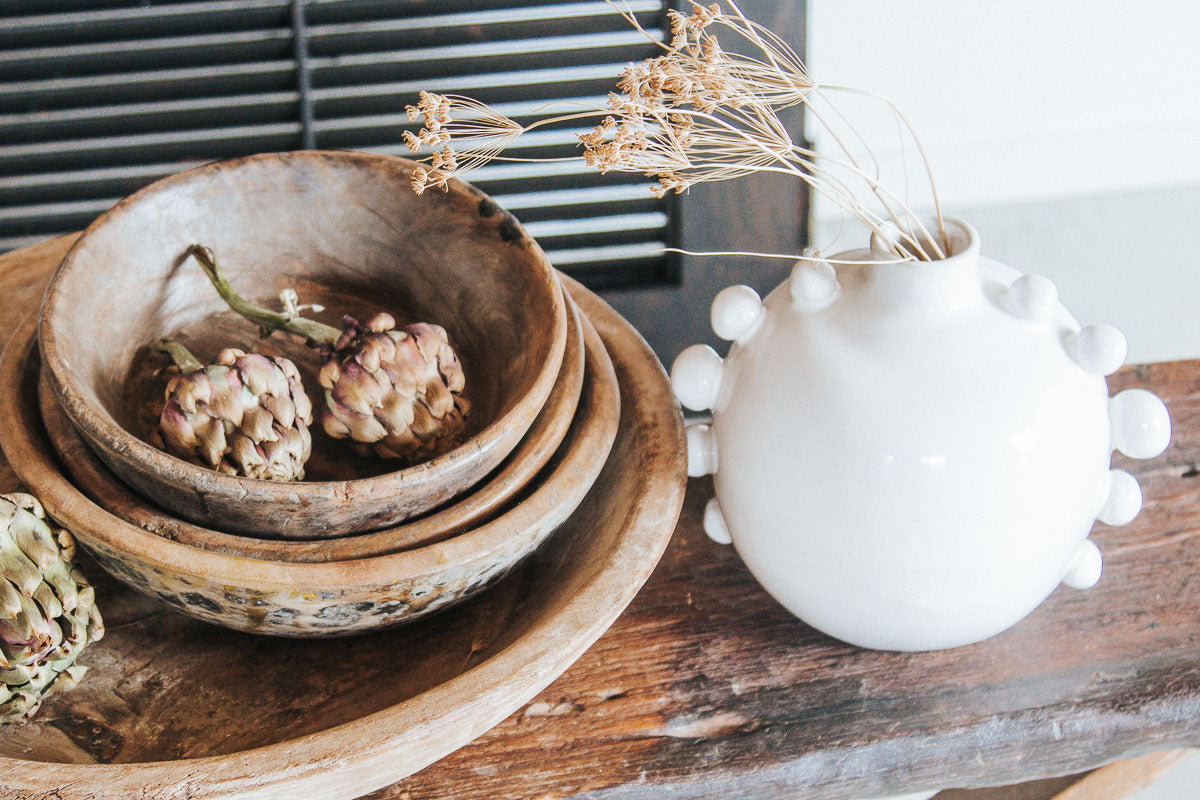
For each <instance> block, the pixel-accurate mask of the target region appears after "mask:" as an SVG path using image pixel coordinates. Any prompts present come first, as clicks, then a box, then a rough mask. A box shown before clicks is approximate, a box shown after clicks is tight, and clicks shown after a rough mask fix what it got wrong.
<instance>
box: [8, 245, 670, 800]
mask: <svg viewBox="0 0 1200 800" xmlns="http://www.w3.org/2000/svg"><path fill="white" fill-rule="evenodd" d="M65 246H66V242H64V241H62V240H55V241H54V242H50V243H46V244H44V245H39V246H36V247H34V248H29V249H27V250H25V251H18V252H16V253H12V254H9V255H7V256H4V257H3V258H0V292H3V294H4V296H5V297H6V298H8V299H9V302H8V303H6V304H5V305H4V308H3V309H0V331H10V330H11V329H12V328H13V327H14V326H15V324H16V323H17V322H18V319H17V317H18V315H19V314H20V313H21V312H22V311H24V310H26V309H28V308H29V307H30V304H31V303H34V302H36V297H37V293H38V291H39V290H40V287H41V286H42V285H43V284H44V281H45V279H46V277H47V276H48V273H49V270H50V269H52V268H53V266H54V264H55V263H57V257H60V256H61V254H62V252H63V250H64V249H65ZM572 288H573V290H574V292H575V296H576V299H577V300H578V301H579V303H580V306H581V308H582V310H583V311H584V312H585V313H586V314H587V315H588V316H589V317H591V319H592V320H593V322H595V323H596V326H597V327H598V328H599V330H600V332H601V335H602V336H603V338H604V340H605V344H606V346H607V347H608V349H609V351H610V355H611V356H612V358H613V363H614V366H615V367H616V370H617V373H618V376H619V378H620V381H621V397H622V403H623V407H622V419H621V431H620V433H619V434H618V438H617V442H616V444H615V445H614V447H613V451H612V455H611V457H610V459H609V462H608V464H607V465H606V467H605V469H604V472H603V473H602V474H601V476H600V479H599V480H598V482H597V484H596V486H595V488H594V489H593V491H592V492H591V493H589V495H588V497H587V498H586V499H585V500H584V502H583V504H582V505H581V506H580V508H579V510H578V511H577V512H576V514H574V515H573V516H572V517H571V518H570V520H568V522H567V523H566V524H564V525H563V526H562V528H560V529H559V531H558V532H557V533H556V534H555V535H554V537H553V538H552V539H551V540H550V542H549V543H548V545H547V546H546V547H545V548H544V549H543V550H542V551H540V552H539V553H538V554H536V555H535V556H534V558H533V559H532V560H531V561H530V562H528V563H527V565H526V566H525V567H523V568H520V569H518V570H517V571H515V572H514V573H513V574H512V575H510V576H509V577H508V578H506V579H505V580H504V581H502V582H501V583H500V584H498V585H497V586H496V587H495V588H493V589H492V590H491V591H489V592H487V593H486V594H484V595H483V596H481V597H480V598H477V599H475V600H473V601H470V602H468V603H466V604H464V605H462V606H459V607H457V608H455V609H454V610H452V611H450V612H447V613H446V614H444V615H439V616H437V617H434V618H432V619H428V620H422V621H419V622H417V623H415V624H413V625H411V626H408V627H405V628H401V629H397V630H394V631H389V632H386V633H380V634H374V635H370V636H362V637H357V638H353V639H342V640H332V641H317V642H311V641H282V642H281V641H278V640H269V639H265V638H262V637H254V636H250V635H245V634H238V633H232V632H230V631H226V630H222V629H220V628H216V627H212V626H208V625H204V624H202V623H198V622H195V621H193V620H190V619H188V618H186V617H184V616H182V615H180V614H178V613H175V612H171V611H169V610H166V609H164V608H163V607H162V606H160V605H158V604H156V603H154V602H153V601H150V600H147V599H145V598H142V597H141V596H139V595H137V594H135V593H134V592H132V591H130V590H126V589H124V588H122V587H121V586H120V585H119V584H117V583H116V582H115V581H113V580H111V579H108V578H107V577H106V576H105V575H104V574H103V573H100V572H99V570H97V569H96V567H95V566H94V565H87V566H90V567H91V569H90V570H89V573H90V574H91V575H92V577H93V578H95V580H96V582H97V584H98V586H97V594H98V596H99V597H100V602H101V604H102V609H103V611H104V613H105V619H106V622H107V623H108V630H109V632H108V635H107V636H106V637H105V638H104V640H103V641H101V642H99V643H98V644H97V645H95V646H94V647H93V648H91V649H89V650H88V652H87V653H86V654H85V655H84V657H83V659H82V660H83V662H84V663H86V664H87V665H89V666H90V667H91V668H92V672H91V673H90V674H89V675H88V676H87V678H86V680H85V681H84V683H83V684H82V685H81V686H80V687H79V688H78V689H76V690H74V691H72V692H69V693H65V694H62V695H59V696H56V697H53V698H51V699H50V700H49V701H47V703H46V705H45V706H44V707H43V709H42V711H41V712H40V713H39V715H38V716H37V717H36V718H35V719H34V720H31V721H28V722H25V723H21V724H18V725H13V726H8V727H6V728H3V729H0V797H56V798H62V799H63V800H67V799H68V798H78V799H80V800H82V799H83V798H87V800H101V799H102V798H104V799H107V798H112V799H113V800H116V799H117V798H120V799H121V800H125V799H126V798H130V797H138V798H143V799H144V800H154V799H155V798H163V799H164V800H165V799H166V798H172V800H174V799H175V798H182V797H188V798H209V797H220V798H239V800H243V799H248V798H306V799H307V798H314V800H315V798H351V797H356V796H358V795H360V794H362V793H364V792H367V791H370V790H372V789H374V788H377V787H380V786H384V785H386V784H388V783H391V782H393V781H396V780H398V779H400V778H402V777H404V776H406V775H409V774H411V773H413V772H415V771H417V770H419V769H421V768H422V767H424V766H426V765H427V764H429V763H431V762H433V761H435V760H437V759H439V758H441V757H442V756H444V755H446V754H447V753H450V752H452V751H453V750H455V749H457V748H458V747H461V746H462V745H464V744H466V743H467V742H469V741H470V740H471V739H473V738H475V737H476V736H478V735H480V734H481V733H482V732H484V731H486V730H487V729H488V728H490V727H492V726H493V725H495V724H496V723H497V722H499V721H500V720H502V719H504V718H505V717H506V716H508V715H509V714H511V713H512V712H513V711H515V710H516V709H518V708H519V707H520V706H521V705H522V704H524V703H525V702H526V701H528V700H529V699H530V698H532V697H533V696H534V695H535V694H537V692H538V691H540V690H541V689H542V688H544V687H545V686H546V685H548V684H549V683H550V682H551V681H552V680H554V679H555V678H556V677H557V676H558V675H559V674H561V673H562V672H563V671H564V670H565V669H566V668H567V667H568V666H569V665H570V664H571V663H572V662H574V661H575V659H576V658H578V657H579V656H580V655H581V654H582V653H583V651H584V650H586V649H587V648H588V647H589V646H590V645H591V644H592V642H594V641H595V640H596V639H597V638H598V637H599V636H600V634H601V633H603V632H604V630H605V629H606V628H607V627H608V626H609V625H610V624H611V623H612V622H613V620H614V619H615V618H616V617H617V616H618V614H619V613H620V612H621V610H622V609H624V608H625V606H626V605H627V604H628V603H629V602H630V600H632V598H633V596H634V594H635V593H636V592H637V590H638V589H639V588H640V587H641V585H642V584H643V582H644V581H645V580H646V578H647V577H648V575H649V573H650V571H651V570H652V569H653V567H654V564H655V563H656V562H657V560H658V558H659V557H660V556H661V554H662V552H663V549H664V548H665V547H666V544H667V541H668V539H669V538H670V535H671V531H672V529H673V527H674V524H675V520H676V518H677V517H678V514H679V509H680V507H681V504H682V499H683V490H684V483H685V478H684V463H685V461H684V441H683V430H682V425H681V419H680V416H679V413H678V410H677V407H676V406H675V404H674V402H673V400H672V396H671V392H670V388H669V386H668V383H667V379H666V376H665V374H664V373H663V372H662V369H661V367H660V366H659V365H658V362H657V360H656V359H655V358H654V356H653V354H652V353H651V352H650V350H649V349H648V348H647V347H646V345H645V343H644V342H642V341H641V339H640V337H638V336H637V334H636V333H635V332H634V331H633V330H632V329H631V328H630V327H629V326H628V325H627V324H626V323H625V322H624V321H623V320H621V318H620V317H619V316H618V315H617V314H616V313H615V312H613V311H612V310H611V309H609V308H608V307H607V306H605V305H604V304H603V303H602V302H601V301H600V300H599V299H597V298H596V297H595V296H594V295H591V294H590V293H587V292H586V291H583V290H581V289H579V288H578V287H577V286H575V287H572ZM13 487H14V481H13V479H12V475H11V471H10V470H9V469H8V467H7V465H6V464H0V488H3V489H5V490H8V489H11V488H13Z"/></svg>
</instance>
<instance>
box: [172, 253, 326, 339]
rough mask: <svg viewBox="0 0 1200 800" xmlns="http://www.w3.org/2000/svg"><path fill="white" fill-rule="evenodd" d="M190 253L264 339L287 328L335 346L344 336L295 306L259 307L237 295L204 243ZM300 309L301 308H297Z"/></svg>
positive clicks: (218, 289) (234, 307)
mask: <svg viewBox="0 0 1200 800" xmlns="http://www.w3.org/2000/svg"><path fill="white" fill-rule="evenodd" d="M188 256H191V257H192V258H194V259H196V261H197V263H199V264H200V268H201V269H203V270H204V274H205V275H207V276H208V280H209V281H210V282H211V283H212V285H213V288H215V289H216V290H217V294H219V295H221V299H222V300H224V301H225V302H226V303H227V304H228V305H229V307H230V308H231V309H233V310H234V311H235V312H237V313H238V314H239V315H241V316H242V317H245V318H246V319H248V320H250V321H251V322H253V323H254V324H255V325H257V326H258V329H259V332H260V333H261V334H262V336H263V338H264V339H265V338H266V337H267V336H269V335H271V333H272V332H273V331H286V332H288V333H292V334H295V335H297V336H303V337H304V338H305V339H306V340H307V341H308V343H309V344H311V345H314V346H318V347H319V346H321V345H333V344H334V343H336V342H337V340H338V339H339V338H341V335H342V332H341V330H339V329H338V328H335V327H333V326H332V325H326V324H324V323H322V322H317V321H316V320H311V319H305V318H304V317H298V316H296V315H295V313H294V311H295V309H285V310H284V311H283V312H282V313H280V312H278V311H271V310H269V309H266V308H262V307H261V306H256V305H254V304H253V303H251V302H250V301H248V300H246V298H244V297H242V296H241V295H240V294H238V292H237V290H236V289H234V288H233V284H231V283H230V282H229V279H228V278H227V277H225V273H224V272H223V271H222V270H221V267H220V265H219V264H217V259H216V257H215V256H214V255H213V252H212V250H210V249H209V248H207V247H205V246H204V245H201V244H193V245H191V246H189V247H188V248H187V250H185V251H184V258H186V257H188ZM297 308H298V307H297Z"/></svg>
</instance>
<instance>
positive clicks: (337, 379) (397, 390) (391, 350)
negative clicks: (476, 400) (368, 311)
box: [319, 313, 468, 461]
mask: <svg viewBox="0 0 1200 800" xmlns="http://www.w3.org/2000/svg"><path fill="white" fill-rule="evenodd" d="M343 324H344V326H345V327H344V328H343V330H342V335H341V336H340V337H339V338H338V341H337V342H336V343H335V344H334V345H333V347H332V348H329V350H328V352H326V353H324V354H323V357H324V358H326V359H327V360H326V362H325V365H324V366H323V367H321V372H320V375H319V379H320V381H321V386H322V387H323V388H324V389H325V405H324V407H323V408H322V409H321V422H322V424H323V425H324V426H325V432H326V433H328V434H329V435H330V436H332V437H333V438H335V439H350V440H351V441H352V442H353V443H354V444H355V446H356V449H359V450H368V449H369V450H371V451H373V452H374V453H375V454H376V455H378V456H379V457H380V458H403V459H407V460H410V461H417V460H422V459H425V458H431V457H433V456H436V455H437V454H438V453H442V452H445V451H446V450H448V449H450V448H451V447H453V446H454V445H455V444H457V443H458V442H459V440H460V439H461V437H462V433H463V429H464V428H465V426H466V422H465V416H466V412H467V410H468V403H467V400H466V398H464V397H463V396H462V390H463V387H464V386H465V384H466V381H465V379H464V377H463V371H462V365H461V364H460V363H459V361H458V356H457V355H456V354H455V352H454V348H452V347H451V346H450V341H449V339H448V337H447V336H446V331H445V329H444V328H442V327H441V326H440V325H431V324H429V323H425V322H418V323H415V324H413V325H405V326H404V327H403V328H397V327H396V320H395V319H394V318H393V317H392V315H391V314H384V313H381V314H376V315H375V316H373V317H371V318H370V319H368V320H367V321H366V323H365V324H363V325H360V324H359V323H358V321H357V320H356V319H354V318H353V317H345V319H344V320H343Z"/></svg>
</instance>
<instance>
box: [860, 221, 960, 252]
mask: <svg viewBox="0 0 1200 800" xmlns="http://www.w3.org/2000/svg"><path fill="white" fill-rule="evenodd" d="M919 222H920V224H919V225H917V224H912V225H906V226H905V227H904V228H901V226H900V225H897V224H896V223H895V222H894V221H891V220H889V221H888V222H886V223H884V225H883V227H882V228H881V229H880V230H877V231H875V232H874V233H872V234H871V253H872V255H875V256H878V257H880V258H889V257H890V258H895V250H897V249H898V250H899V251H900V252H902V253H905V254H906V255H909V256H911V257H913V258H916V259H918V260H921V261H944V260H947V259H951V258H954V257H955V256H958V255H962V254H963V253H965V252H966V251H968V250H970V249H972V245H973V244H974V243H975V241H976V236H975V234H974V231H972V230H971V229H970V227H969V226H967V225H966V224H964V223H963V222H962V221H961V220H957V219H954V218H952V217H943V218H942V222H941V224H940V225H939V224H938V220H937V217H934V216H923V217H921V218H920V220H919ZM902 231H903V232H904V233H903V234H902ZM943 232H944V233H945V238H943ZM927 234H928V236H929V237H932V239H933V242H932V244H931V243H930V241H929V238H927ZM914 240H915V241H914ZM917 243H920V245H921V249H923V250H924V252H925V257H924V258H922V255H921V250H918V248H917ZM933 245H936V247H934V246H933ZM939 250H940V251H941V252H940V254H939V252H938V251H939Z"/></svg>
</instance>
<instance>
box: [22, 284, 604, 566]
mask: <svg viewBox="0 0 1200 800" xmlns="http://www.w3.org/2000/svg"><path fill="white" fill-rule="evenodd" d="M568 310H569V311H570V312H571V321H572V323H573V325H572V326H571V331H572V333H571V335H570V336H569V337H568V339H567V352H566V354H565V355H564V357H563V375H561V376H560V379H559V382H558V383H557V384H555V386H554V391H553V392H551V393H550V399H549V400H547V401H546V405H545V406H544V407H543V408H542V413H541V414H539V415H538V419H537V421H536V422H535V423H534V425H533V427H532V428H530V430H529V434H528V435H527V436H526V437H525V438H524V439H522V440H521V444H520V445H518V446H517V449H516V450H514V451H513V453H512V455H510V456H509V457H508V460H507V461H506V462H505V464H504V466H502V467H501V469H500V471H499V472H497V473H496V474H494V475H493V476H491V477H489V478H488V479H487V480H486V482H485V483H484V484H483V485H482V486H481V487H480V488H479V489H477V490H476V491H473V492H471V493H469V494H467V495H464V496H463V497H462V498H460V499H459V500H458V501H455V502H454V503H453V504H452V505H449V506H447V507H445V508H443V509H441V510H439V511H436V512H434V513H433V514H430V515H428V516H424V517H419V518H418V519H415V520H411V521H408V522H405V523H402V524H401V525H399V526H397V527H394V528H384V529H383V530H381V531H375V532H373V533H361V534H358V535H355V536H344V537H342V538H339V539H328V540H320V541H311V542H301V541H287V540H280V539H257V538H253V537H250V536H245V535H242V534H231V533H224V532H221V531H215V530H212V529H209V528H203V527H200V526H199V525H194V524H192V523H189V522H185V521H183V520H180V519H178V518H177V517H173V516H171V515H170V514H167V513H164V512H163V511H161V510H160V509H158V508H155V507H154V506H152V505H150V504H149V503H148V502H147V501H145V500H143V499H142V498H141V497H139V496H137V495H136V494H134V493H133V492H132V491H130V490H129V489H128V488H127V487H126V486H125V485H124V484H123V483H121V482H120V481H119V480H117V478H116V476H114V475H113V474H112V473H111V472H110V471H109V470H108V469H107V468H106V467H105V466H104V463H103V462H102V461H101V460H100V459H99V458H97V457H96V455H95V454H93V453H92V452H91V450H89V449H88V447H87V446H86V445H85V444H84V443H83V440H82V439H80V438H79V434H78V433H77V432H76V431H75V428H73V427H72V426H71V422H70V420H68V419H67V416H66V414H65V413H63V410H62V408H61V407H60V406H59V404H58V401H57V400H56V399H55V398H54V396H53V393H51V392H50V391H48V388H47V381H46V379H45V375H44V374H43V376H42V379H41V381H39V385H38V401H39V405H40V409H41V414H42V421H43V423H44V425H45V430H46V434H47V436H48V437H49V440H50V444H51V446H52V447H53V448H54V451H55V453H56V454H57V456H58V459H59V463H60V464H62V466H63V468H64V470H65V471H66V473H67V475H68V476H69V477H70V478H71V480H72V481H73V482H74V483H75V485H76V486H77V487H78V488H80V489H82V490H83V492H84V493H85V494H87V495H88V497H90V498H91V499H92V500H93V501H95V502H96V504H97V505H99V506H100V507H102V508H103V509H104V510H105V511H108V512H109V513H111V514H113V515H115V516H117V517H120V518H121V519H123V520H125V521H126V522H130V523H132V524H134V525H137V526H138V527H140V528H143V529H144V530H148V531H150V532H152V533H156V534H158V535H159V536H165V537H166V538H168V539H171V540H172V541H176V542H182V543H183V544H188V545H191V546H193V547H199V548H202V549H204V550H211V551H213V552H215V553H225V554H227V555H234V556H241V557H243V558H254V559H259V560H262V561H289V562H297V563H313V562H322V561H348V560H352V559H356V558H366V557H368V556H375V555H383V554H386V553H394V552H399V551H401V550H409V549H412V548H414V547H418V546H422V545H426V544H432V543H433V542H437V541H442V540H444V539H448V538H449V537H451V536H453V535H455V534H457V533H460V532H462V531H464V530H467V529H468V528H470V527H472V526H474V525H477V524H480V523H481V522H483V521H484V520H485V519H486V518H487V517H489V516H492V515H494V514H495V513H497V512H498V511H499V510H501V509H502V508H503V506H504V504H505V503H506V502H507V501H508V500H510V499H511V498H512V497H513V496H514V495H515V494H516V493H517V492H518V491H520V490H521V489H522V488H525V487H526V485H527V484H529V482H530V481H531V480H532V479H533V477H534V475H535V474H536V473H537V472H538V470H539V469H541V467H543V466H544V465H545V464H546V462H547V461H549V460H550V457H551V456H552V455H553V454H554V451H555V450H556V449H557V448H558V447H559V445H560V444H562V445H563V446H564V447H571V446H576V445H578V444H579V443H577V442H572V441H570V440H567V441H565V442H564V436H565V435H566V433H567V429H568V428H569V427H570V424H571V420H572V419H573V417H574V412H575V408H576V406H577V404H578V401H579V395H580V390H581V388H582V386H583V382H584V378H585V368H584V344H585V335H584V333H583V330H584V327H583V326H586V331H587V333H586V349H587V365H586V377H587V380H589V381H592V382H595V381H604V380H606V379H608V378H609V377H610V376H611V375H612V367H611V364H610V363H609V359H608V353H607V352H606V351H605V350H604V344H603V342H601V341H600V335H599V334H598V333H596V330H595V329H594V328H593V327H592V324H591V323H590V322H587V321H586V320H583V321H582V326H581V320H580V317H579V315H578V311H577V309H576V308H575V304H574V303H569V305H568ZM29 332H30V334H32V328H31V329H30V330H29ZM17 335H18V336H22V335H25V333H24V331H19V332H18V334H17ZM13 341H14V346H15V343H16V342H17V339H15V338H14V340H13ZM576 365H577V366H578V369H576ZM595 444H597V445H605V444H606V443H605V442H604V441H597V442H595Z"/></svg>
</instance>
